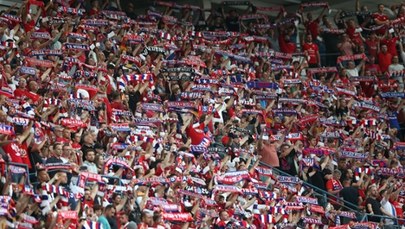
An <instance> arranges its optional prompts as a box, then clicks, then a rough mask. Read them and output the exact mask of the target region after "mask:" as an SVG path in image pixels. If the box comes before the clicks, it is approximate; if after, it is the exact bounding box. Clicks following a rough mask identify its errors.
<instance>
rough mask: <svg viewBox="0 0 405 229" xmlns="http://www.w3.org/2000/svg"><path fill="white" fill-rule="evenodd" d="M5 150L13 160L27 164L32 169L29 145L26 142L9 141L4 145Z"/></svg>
mask: <svg viewBox="0 0 405 229" xmlns="http://www.w3.org/2000/svg"><path fill="white" fill-rule="evenodd" d="M3 150H4V152H6V153H7V155H8V156H9V157H10V159H11V161H12V162H15V163H20V164H26V165H28V168H30V169H31V162H30V158H29V156H28V147H27V144H25V142H24V143H23V144H20V143H18V142H12V143H8V144H7V145H4V146H3Z"/></svg>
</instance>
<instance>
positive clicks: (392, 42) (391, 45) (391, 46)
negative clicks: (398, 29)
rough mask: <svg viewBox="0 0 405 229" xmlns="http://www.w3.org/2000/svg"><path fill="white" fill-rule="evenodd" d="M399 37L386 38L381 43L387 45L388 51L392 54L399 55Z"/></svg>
mask: <svg viewBox="0 0 405 229" xmlns="http://www.w3.org/2000/svg"><path fill="white" fill-rule="evenodd" d="M398 39H399V38H398V37H393V38H391V39H384V40H382V41H381V45H387V48H388V52H389V53H390V54H391V55H392V56H398V51H397V41H398Z"/></svg>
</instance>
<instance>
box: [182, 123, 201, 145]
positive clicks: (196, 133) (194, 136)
mask: <svg viewBox="0 0 405 229" xmlns="http://www.w3.org/2000/svg"><path fill="white" fill-rule="evenodd" d="M203 130H204V123H200V125H199V126H198V127H196V128H193V124H190V125H189V126H188V127H187V129H186V133H187V135H188V136H189V137H190V138H191V144H193V145H198V144H200V143H201V142H202V140H203V139H204V138H205V134H204V131H203Z"/></svg>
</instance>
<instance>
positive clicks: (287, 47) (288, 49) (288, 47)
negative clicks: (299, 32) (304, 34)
mask: <svg viewBox="0 0 405 229" xmlns="http://www.w3.org/2000/svg"><path fill="white" fill-rule="evenodd" d="M284 36H285V35H284V34H280V36H279V37H278V43H279V46H280V51H281V52H284V53H294V52H295V50H296V49H297V46H296V45H295V44H294V43H293V42H287V41H286V40H285V38H284Z"/></svg>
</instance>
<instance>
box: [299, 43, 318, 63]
mask: <svg viewBox="0 0 405 229" xmlns="http://www.w3.org/2000/svg"><path fill="white" fill-rule="evenodd" d="M302 49H303V50H304V51H306V52H307V53H308V57H309V61H308V63H309V64H319V63H318V55H317V54H318V50H319V49H318V45H316V44H314V43H312V42H311V43H305V44H303V45H302Z"/></svg>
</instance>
